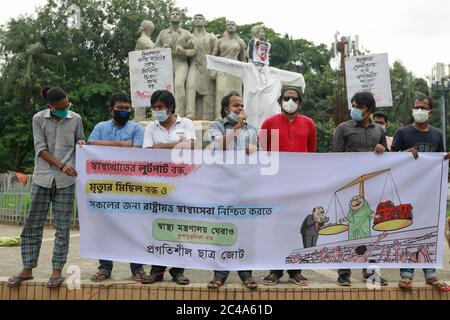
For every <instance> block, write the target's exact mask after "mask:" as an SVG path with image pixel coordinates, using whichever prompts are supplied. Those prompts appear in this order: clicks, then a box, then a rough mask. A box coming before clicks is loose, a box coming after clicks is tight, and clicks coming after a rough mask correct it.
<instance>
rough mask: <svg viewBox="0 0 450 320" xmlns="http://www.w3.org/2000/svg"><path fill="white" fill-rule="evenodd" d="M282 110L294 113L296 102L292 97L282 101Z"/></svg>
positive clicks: (296, 107)
mask: <svg viewBox="0 0 450 320" xmlns="http://www.w3.org/2000/svg"><path fill="white" fill-rule="evenodd" d="M283 110H284V111H286V112H287V113H290V114H292V113H295V112H297V110H298V104H297V102H294V100H292V99H290V100H289V101H288V102H286V101H283Z"/></svg>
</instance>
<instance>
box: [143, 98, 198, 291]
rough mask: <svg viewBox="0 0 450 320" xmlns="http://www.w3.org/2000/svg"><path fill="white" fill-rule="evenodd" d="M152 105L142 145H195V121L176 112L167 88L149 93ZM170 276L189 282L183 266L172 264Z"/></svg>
mask: <svg viewBox="0 0 450 320" xmlns="http://www.w3.org/2000/svg"><path fill="white" fill-rule="evenodd" d="M151 108H152V112H153V115H154V118H155V119H156V121H155V122H153V123H151V124H149V125H148V126H147V128H146V129H145V137H144V148H151V149H194V145H195V128H194V123H193V122H192V121H191V120H189V119H186V118H182V117H180V116H177V115H175V110H176V104H175V97H174V96H173V94H172V93H171V92H169V91H156V92H155V93H153V95H152V99H151ZM165 271H166V267H165V266H152V269H151V271H150V275H149V276H148V277H146V278H145V279H143V280H142V283H143V284H152V283H155V282H161V281H163V280H164V272H165ZM169 273H170V275H171V276H172V278H173V280H174V281H175V282H176V283H177V284H179V285H188V284H189V282H190V281H189V279H188V278H186V277H185V276H184V269H181V268H171V269H170V271H169Z"/></svg>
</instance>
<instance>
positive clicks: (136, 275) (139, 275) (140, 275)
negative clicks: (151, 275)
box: [131, 268, 147, 282]
mask: <svg viewBox="0 0 450 320" xmlns="http://www.w3.org/2000/svg"><path fill="white" fill-rule="evenodd" d="M131 274H132V277H133V279H134V281H136V282H142V280H143V279H144V278H145V277H146V276H147V274H146V273H145V271H144V269H143V268H141V269H138V270H136V271H134V272H132V273H131Z"/></svg>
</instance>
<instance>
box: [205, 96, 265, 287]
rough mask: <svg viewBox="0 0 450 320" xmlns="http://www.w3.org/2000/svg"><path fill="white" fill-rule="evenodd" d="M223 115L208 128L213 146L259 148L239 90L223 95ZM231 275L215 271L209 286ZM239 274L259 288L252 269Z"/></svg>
mask: <svg viewBox="0 0 450 320" xmlns="http://www.w3.org/2000/svg"><path fill="white" fill-rule="evenodd" d="M221 115H222V118H223V119H222V121H215V122H213V123H212V124H211V126H210V128H209V130H208V134H209V138H210V142H211V146H210V147H211V148H214V149H218V150H233V151H238V150H245V151H246V153H247V154H252V153H253V152H255V151H257V150H258V147H257V145H258V133H257V131H256V129H255V127H253V126H252V125H249V124H247V123H246V118H247V115H246V114H245V112H244V103H243V100H242V97H241V96H240V94H239V93H238V92H235V91H233V92H231V93H230V94H228V95H226V96H225V97H223V99H222V108H221ZM229 275H230V272H229V271H214V278H213V280H212V281H210V282H209V284H208V288H210V289H218V288H219V287H221V286H223V284H224V283H225V281H226V280H227V278H228V276H229ZM238 275H239V278H240V279H241V280H242V283H243V284H244V286H245V287H246V288H247V289H250V290H254V289H256V288H257V285H256V282H255V280H254V279H253V278H252V271H238Z"/></svg>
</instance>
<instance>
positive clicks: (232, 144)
mask: <svg viewBox="0 0 450 320" xmlns="http://www.w3.org/2000/svg"><path fill="white" fill-rule="evenodd" d="M221 115H222V118H223V119H222V121H215V122H213V123H212V124H211V126H210V128H209V132H208V134H209V137H210V142H211V147H212V148H214V149H219V150H233V151H237V150H245V151H246V152H247V154H252V153H253V152H255V151H257V150H258V147H257V146H258V133H257V131H256V128H255V127H253V126H252V125H250V124H247V121H246V119H247V115H246V114H245V112H244V103H243V101H242V97H241V96H240V94H239V93H238V92H236V91H233V92H231V93H230V94H228V95H226V96H225V97H224V98H223V99H222V109H221Z"/></svg>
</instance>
